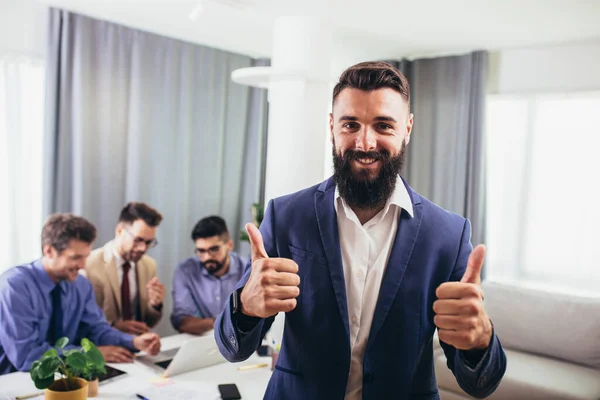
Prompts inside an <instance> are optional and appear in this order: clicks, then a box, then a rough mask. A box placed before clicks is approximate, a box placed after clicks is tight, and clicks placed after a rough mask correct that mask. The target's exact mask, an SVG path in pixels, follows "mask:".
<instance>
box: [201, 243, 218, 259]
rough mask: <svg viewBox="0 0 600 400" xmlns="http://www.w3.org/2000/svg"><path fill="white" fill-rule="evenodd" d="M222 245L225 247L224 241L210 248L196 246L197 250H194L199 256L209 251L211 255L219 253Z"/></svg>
mask: <svg viewBox="0 0 600 400" xmlns="http://www.w3.org/2000/svg"><path fill="white" fill-rule="evenodd" d="M221 247H223V243H221V244H218V245H216V246H212V247H209V248H208V249H199V248H197V247H196V250H195V251H194V252H195V253H196V255H197V256H198V257H200V256H202V255H203V254H206V253H208V254H209V255H211V256H216V255H217V254H219V250H221Z"/></svg>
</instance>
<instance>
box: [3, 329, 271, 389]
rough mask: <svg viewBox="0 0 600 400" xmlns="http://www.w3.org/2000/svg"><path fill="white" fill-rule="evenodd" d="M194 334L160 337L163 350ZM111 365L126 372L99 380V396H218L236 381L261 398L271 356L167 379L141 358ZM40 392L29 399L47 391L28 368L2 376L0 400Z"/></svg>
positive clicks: (239, 385) (257, 357) (269, 368)
mask: <svg viewBox="0 0 600 400" xmlns="http://www.w3.org/2000/svg"><path fill="white" fill-rule="evenodd" d="M211 334H212V332H211ZM194 337H195V336H193V335H188V334H179V335H174V336H169V337H165V338H161V350H169V349H173V348H176V347H180V346H181V345H182V344H183V343H184V342H185V341H186V340H189V339H191V338H194ZM258 364H268V367H259V368H252V367H251V368H249V369H242V370H240V369H239V367H242V366H257V365H258ZM108 365H110V366H111V367H114V368H118V369H120V370H122V371H125V372H127V375H124V376H123V377H119V378H117V379H116V380H113V381H110V382H106V383H103V384H100V387H99V392H98V396H97V397H96V399H98V400H104V399H136V400H138V397H137V396H136V393H139V392H143V391H144V390H148V389H156V388H166V389H170V390H179V389H181V390H184V391H186V392H187V393H190V392H192V391H193V392H194V393H195V395H194V396H193V399H189V400H200V399H202V400H204V399H206V400H218V399H220V398H221V396H220V394H219V390H218V388H217V386H218V385H220V384H226V383H235V384H236V385H237V387H238V389H239V391H240V394H241V396H242V399H244V400H258V399H262V398H263V396H264V393H265V390H266V388H267V384H268V382H269V379H270V377H271V358H270V357H260V356H258V355H257V354H256V353H254V355H252V356H251V357H250V358H249V359H248V360H246V361H244V362H241V363H235V364H231V363H228V362H226V361H225V362H223V363H220V364H217V365H213V366H210V367H205V368H202V369H198V370H195V371H190V372H187V373H184V374H181V375H177V376H172V377H169V378H168V379H163V378H161V377H160V373H158V372H156V371H155V370H153V369H152V368H150V367H148V366H146V365H144V364H142V363H140V362H139V361H134V362H133V363H130V364H108ZM38 392H39V393H40V394H39V396H36V397H31V398H30V400H40V399H43V398H44V395H43V393H42V392H41V391H40V390H39V389H36V387H35V385H34V384H33V381H32V380H31V378H30V376H29V373H28V372H14V373H11V374H6V375H2V376H0V400H8V399H10V400H14V399H15V398H16V397H17V396H23V395H27V394H31V393H38ZM183 397H188V396H183ZM183 397H182V399H183ZM150 400H153V399H150Z"/></svg>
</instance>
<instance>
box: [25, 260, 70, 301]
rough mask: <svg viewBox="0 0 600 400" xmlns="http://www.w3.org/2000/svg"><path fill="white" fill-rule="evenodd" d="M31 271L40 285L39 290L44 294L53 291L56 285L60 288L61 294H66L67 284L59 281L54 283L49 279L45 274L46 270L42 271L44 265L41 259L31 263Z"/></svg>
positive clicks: (46, 273)
mask: <svg viewBox="0 0 600 400" xmlns="http://www.w3.org/2000/svg"><path fill="white" fill-rule="evenodd" d="M33 270H34V271H35V274H36V276H37V281H38V283H39V285H40V288H41V289H42V291H43V292H44V293H46V294H49V293H50V292H52V290H54V288H55V287H56V285H58V286H59V287H60V290H61V291H62V292H63V293H66V292H67V282H65V281H60V282H58V283H54V281H53V280H52V278H50V275H48V272H46V270H45V269H44V265H43V264H42V259H41V258H40V259H37V260H35V261H34V262H33Z"/></svg>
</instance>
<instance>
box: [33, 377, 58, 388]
mask: <svg viewBox="0 0 600 400" xmlns="http://www.w3.org/2000/svg"><path fill="white" fill-rule="evenodd" d="M33 383H35V387H36V388H38V389H47V388H48V386H50V385H52V384H53V383H54V375H52V376H50V377H48V378H43V379H41V378H39V379H34V380H33Z"/></svg>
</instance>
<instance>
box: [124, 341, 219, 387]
mask: <svg viewBox="0 0 600 400" xmlns="http://www.w3.org/2000/svg"><path fill="white" fill-rule="evenodd" d="M136 361H138V362H140V363H142V364H144V365H146V366H149V367H150V368H152V369H154V370H155V371H157V372H160V373H161V374H162V376H163V377H168V376H175V375H179V374H183V373H185V372H189V371H194V370H197V369H200V368H206V367H210V366H212V365H216V364H220V363H224V362H226V361H227V360H225V358H224V357H223V356H222V355H221V353H220V352H219V348H218V347H217V343H216V342H215V339H214V337H212V336H201V337H197V338H194V339H190V340H187V341H186V342H184V343H183V344H182V345H181V347H177V348H174V349H170V350H165V351H161V352H160V353H158V354H157V355H155V356H150V355H143V356H140V357H137V358H136Z"/></svg>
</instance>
